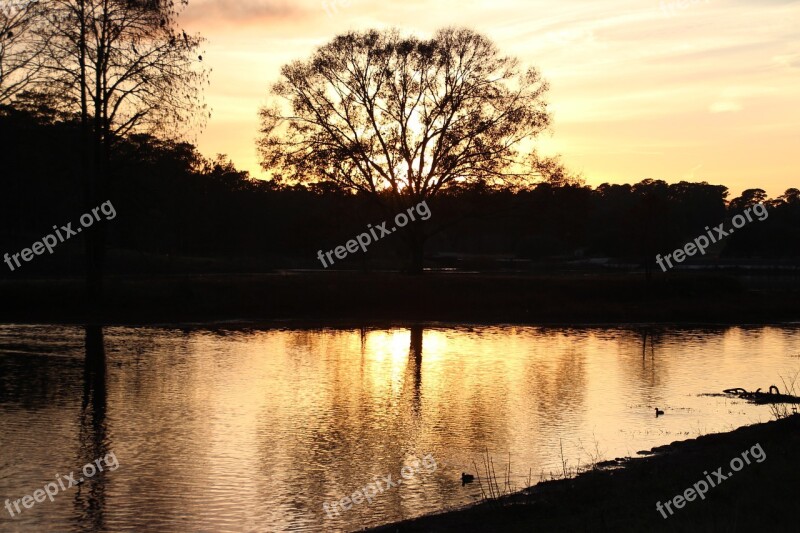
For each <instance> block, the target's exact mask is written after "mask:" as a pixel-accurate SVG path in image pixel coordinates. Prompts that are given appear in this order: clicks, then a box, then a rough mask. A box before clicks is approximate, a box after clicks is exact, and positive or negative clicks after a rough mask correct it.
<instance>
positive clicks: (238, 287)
mask: <svg viewBox="0 0 800 533" xmlns="http://www.w3.org/2000/svg"><path fill="white" fill-rule="evenodd" d="M770 281H771V282H773V283H774V285H775V286H773V287H770V288H759V289H753V288H746V287H745V286H744V285H743V283H742V282H741V281H740V280H738V279H737V278H734V277H729V276H719V275H691V276H681V275H670V276H658V277H656V278H654V279H653V280H652V281H651V282H649V283H648V282H646V281H645V280H644V279H643V278H642V277H641V276H635V275H629V274H581V275H576V274H560V275H554V274H458V275H455V276H453V275H447V274H425V275H423V276H418V277H415V276H406V275H402V274H397V273H385V272H375V273H366V274H364V273H352V272H330V273H328V272H325V273H290V274H287V273H277V274H237V275H232V274H221V275H185V276H177V277H175V276H162V277H155V278H141V277H122V276H110V277H109V278H108V280H107V283H106V292H105V297H104V300H103V302H102V303H101V306H100V307H98V308H94V309H93V308H91V307H90V306H89V305H88V303H87V301H86V299H85V296H84V294H83V281H82V279H81V278H70V279H47V278H38V279H37V278H30V279H20V280H8V279H4V280H0V299H2V300H3V301H4V304H5V305H4V306H3V307H2V309H0V322H7V323H65V324H68V323H74V324H97V325H177V324H194V325H200V326H204V325H209V324H210V325H216V324H220V323H222V324H240V325H245V326H247V325H253V324H256V325H257V324H279V325H282V324H286V323H289V324H297V323H299V324H312V325H313V324H325V325H329V324H331V323H334V324H338V323H348V324H364V323H369V324H373V323H389V324H397V323H412V324H420V323H423V324H426V323H427V324H433V323H442V324H477V325H496V324H508V325H519V324H525V325H540V326H543V327H569V326H583V327H590V326H598V327H602V326H609V325H626V324H635V325H647V324H665V323H666V324H676V325H678V324H681V325H692V324H695V325H700V326H702V325H709V326H712V327H714V326H725V325H733V324H737V325H738V324H752V325H765V324H775V323H794V322H800V282H798V281H796V280H795V278H788V279H781V280H778V281H775V280H770Z"/></svg>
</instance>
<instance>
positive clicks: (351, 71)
mask: <svg viewBox="0 0 800 533" xmlns="http://www.w3.org/2000/svg"><path fill="white" fill-rule="evenodd" d="M546 92H547V83H546V82H545V81H544V80H543V79H542V77H541V75H540V73H539V71H538V70H536V69H535V68H528V69H527V70H526V69H524V68H523V67H522V66H521V65H520V63H519V62H518V61H517V60H516V59H515V58H512V57H508V56H505V55H503V54H501V52H500V51H499V50H498V48H497V46H496V45H495V44H494V43H493V42H492V41H491V40H489V39H488V38H486V37H485V36H483V35H481V34H479V33H476V32H474V31H472V30H469V29H462V28H446V29H442V30H439V31H438V32H436V33H435V35H434V36H433V37H432V38H430V39H420V38H417V37H408V36H402V35H400V33H399V32H398V31H397V30H387V31H383V32H381V31H377V30H372V31H365V32H351V33H347V34H344V35H341V36H338V37H336V38H335V39H334V40H333V41H331V42H330V43H328V44H326V45H324V46H322V47H320V48H319V49H317V50H316V51H315V52H314V54H313V55H312V56H311V58H310V59H308V60H306V61H295V62H293V63H291V64H288V65H285V66H284V67H283V68H282V70H281V80H280V81H279V82H277V83H276V84H275V85H274V86H273V87H272V95H273V102H272V103H271V105H270V106H268V107H265V108H263V109H262V110H261V112H260V114H261V120H262V134H263V136H262V137H261V138H260V139H259V142H258V146H259V150H260V153H261V160H262V166H263V168H264V169H266V170H267V171H269V172H271V173H272V174H273V176H275V177H276V178H277V179H281V180H290V181H298V182H303V181H306V182H308V181H312V182H313V181H329V182H333V183H335V184H337V185H338V186H339V187H341V188H343V189H347V190H351V191H359V192H364V193H368V194H371V195H373V196H374V197H375V198H376V199H377V200H379V202H380V203H381V204H382V205H383V206H384V207H385V208H386V211H387V213H389V212H392V211H394V212H397V211H398V210H400V209H402V208H406V207H408V206H410V205H413V204H415V203H418V202H420V201H425V200H429V199H432V198H434V197H435V196H436V195H437V194H439V193H440V192H442V191H445V190H447V188H448V187H450V186H454V185H465V184H469V183H477V182H485V183H498V182H502V183H509V182H520V181H522V182H525V181H527V180H530V179H533V178H535V177H539V176H541V173H540V172H539V171H538V170H537V168H536V167H537V165H536V164H535V162H536V160H537V158H535V157H531V156H530V154H531V150H532V148H533V145H532V140H533V139H534V138H535V137H536V136H537V135H538V134H539V133H540V132H542V131H543V130H545V129H546V128H547V127H548V125H549V123H550V115H549V113H548V112H547V107H546V101H545V98H544V97H545V93H546ZM405 229H406V230H407V232H406V236H407V242H408V243H409V246H410V247H411V255H412V261H411V263H412V264H411V269H412V270H414V271H419V270H421V267H422V249H423V245H424V241H425V239H426V234H425V233H424V231H425V230H424V228H422V227H421V226H420V225H419V224H412V225H409V226H407V227H406V228H405Z"/></svg>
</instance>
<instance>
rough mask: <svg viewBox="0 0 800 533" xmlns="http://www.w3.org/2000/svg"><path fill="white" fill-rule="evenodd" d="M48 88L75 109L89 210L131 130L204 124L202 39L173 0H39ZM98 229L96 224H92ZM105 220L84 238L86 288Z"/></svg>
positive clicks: (94, 287) (96, 269)
mask: <svg viewBox="0 0 800 533" xmlns="http://www.w3.org/2000/svg"><path fill="white" fill-rule="evenodd" d="M44 3H45V4H46V6H47V10H46V13H47V24H46V25H45V27H44V28H43V30H42V33H43V34H44V36H45V37H46V41H47V43H48V47H47V54H46V55H47V62H46V64H45V71H46V72H47V75H48V86H47V88H48V90H49V91H50V92H51V93H53V94H55V95H56V96H57V99H58V101H59V102H60V105H61V106H62V107H63V108H64V109H65V110H68V111H72V112H74V113H77V114H79V116H80V120H81V125H82V131H83V137H84V139H83V140H84V142H83V147H84V151H83V154H82V159H83V167H84V169H83V172H84V175H85V195H84V196H85V201H86V207H87V209H90V208H92V207H95V206H97V205H98V204H100V203H102V202H103V201H105V200H107V197H106V196H107V192H106V191H107V184H108V180H109V168H108V162H109V155H110V151H111V150H112V149H113V147H114V145H115V142H116V141H117V140H118V139H120V138H122V137H124V136H125V135H128V134H131V133H142V132H146V133H153V134H156V135H158V136H160V137H165V136H171V135H172V136H179V135H180V134H181V133H185V132H186V131H187V130H192V129H197V128H199V127H201V126H202V123H203V122H204V120H205V118H206V116H207V115H206V107H205V105H204V104H203V101H202V87H203V86H204V85H205V84H206V82H207V79H208V75H207V74H208V72H207V71H206V70H205V69H204V68H202V66H201V62H202V59H203V58H202V54H201V53H200V52H199V47H200V45H201V44H202V42H203V39H202V38H201V37H199V36H196V35H194V36H193V35H188V34H187V33H186V32H185V31H183V30H181V29H180V28H179V27H178V15H179V12H180V8H181V7H183V6H185V5H186V3H187V1H186V0H181V1H180V2H179V3H178V5H176V3H175V2H174V1H172V0H44ZM95 228H97V229H95ZM104 235H105V227H104V225H102V224H98V225H97V226H92V228H91V229H90V234H89V235H88V236H87V238H86V254H87V281H88V286H89V292H90V294H91V295H92V296H95V297H96V296H98V295H99V292H100V290H101V287H102V265H103V260H104V255H105V237H104Z"/></svg>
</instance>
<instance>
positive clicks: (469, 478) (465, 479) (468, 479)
mask: <svg viewBox="0 0 800 533" xmlns="http://www.w3.org/2000/svg"><path fill="white" fill-rule="evenodd" d="M473 481H475V476H473V475H472V474H467V473H466V472H461V486H462V487H463V486H464V485H466V484H467V483H472V482H473Z"/></svg>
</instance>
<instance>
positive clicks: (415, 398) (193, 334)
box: [0, 326, 800, 532]
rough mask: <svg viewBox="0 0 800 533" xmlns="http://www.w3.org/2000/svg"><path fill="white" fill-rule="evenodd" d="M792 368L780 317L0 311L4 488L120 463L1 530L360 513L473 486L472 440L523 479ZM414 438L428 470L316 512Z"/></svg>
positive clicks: (328, 521)
mask: <svg viewBox="0 0 800 533" xmlns="http://www.w3.org/2000/svg"><path fill="white" fill-rule="evenodd" d="M87 345H88V349H87ZM87 351H88V353H89V355H88V357H87V356H86V354H87ZM799 369H800V329H798V328H795V327H758V328H738V327H737V328H726V329H681V328H671V327H659V328H654V329H652V330H651V332H650V334H649V335H648V337H647V338H646V341H645V340H644V337H643V330H642V329H635V328H629V329H626V328H586V329H552V328H535V327H513V326H504V327H431V328H428V327H426V328H424V329H423V328H412V329H410V330H409V329H403V328H398V329H361V330H359V329H354V330H336V329H315V330H304V329H292V330H267V331H258V330H236V331H227V330H226V331H205V330H193V331H183V330H177V329H159V328H123V327H116V328H106V329H105V330H104V331H103V337H102V338H101V337H100V336H99V335H98V334H97V332H90V334H89V336H88V341H87V333H86V332H85V331H84V329H83V328H78V327H58V326H0V499H1V500H2V501H0V504H1V503H3V502H4V501H5V500H6V499H7V498H8V499H10V500H12V501H13V500H16V499H19V498H22V497H23V496H25V495H28V494H32V493H33V492H34V491H35V490H36V489H39V488H42V487H43V486H44V485H45V484H46V483H49V482H51V481H53V480H54V479H55V478H56V475H57V474H61V475H64V474H67V473H69V472H71V471H73V472H76V474H80V471H79V470H80V468H81V467H82V466H83V465H84V464H85V463H87V462H93V461H94V460H95V459H97V458H102V457H104V456H105V455H106V454H108V453H109V452H113V453H114V455H115V456H116V458H117V460H118V462H119V467H118V468H117V469H116V470H115V471H113V472H111V471H108V469H107V470H106V472H104V473H101V474H98V475H96V476H95V477H93V478H91V479H89V480H88V481H86V482H85V483H83V484H82V485H80V486H79V487H72V488H70V489H68V490H66V491H63V492H62V493H61V494H58V495H56V496H55V501H53V502H50V501H48V500H46V501H44V502H42V503H36V504H35V505H34V507H33V508H32V509H24V508H23V512H22V513H21V515H20V516H17V517H16V518H15V519H13V520H12V519H11V517H10V516H9V513H8V512H7V511H6V510H5V509H4V508H0V530H2V531H61V532H63V531H145V530H150V531H209V532H210V531H214V532H217V531H231V532H241V531H320V530H326V531H327V530H330V531H335V530H356V529H360V528H362V527H364V526H370V525H378V524H381V523H385V522H389V521H393V520H398V519H402V518H407V517H412V516H416V515H420V514H424V513H428V512H432V511H437V510H442V509H445V508H448V507H454V506H460V505H463V504H467V503H470V502H472V501H474V500H476V499H477V498H478V497H479V494H480V491H479V488H478V486H477V484H473V485H467V486H466V487H462V486H461V483H460V473H461V472H462V471H467V472H472V473H475V467H474V466H473V462H476V463H478V464H479V465H480V461H481V455H482V453H483V452H484V451H485V450H488V452H489V454H490V455H491V457H492V458H493V461H494V465H495V470H496V472H497V474H498V477H499V478H501V482H502V479H503V478H504V477H505V475H504V474H503V472H505V470H506V466H507V464H508V459H509V455H510V458H511V478H512V479H511V481H512V483H514V484H516V485H517V486H518V487H519V488H521V487H522V486H523V485H524V484H525V481H526V480H527V478H528V476H529V475H531V473H532V478H533V481H537V480H538V479H539V477H540V475H541V473H542V472H545V473H549V472H551V471H552V472H554V473H555V472H560V470H561V468H562V467H561V452H560V447H561V446H563V451H564V458H565V459H566V460H568V461H569V465H568V466H569V467H573V466H575V465H576V464H578V463H586V462H587V461H589V460H590V458H591V457H592V456H594V455H596V453H597V452H598V451H599V453H600V455H601V458H606V459H607V458H614V457H618V456H622V455H632V454H635V453H636V452H637V451H638V450H642V449H647V448H650V447H652V446H656V445H660V444H665V443H669V442H672V441H675V440H682V439H686V438H690V437H695V436H697V435H698V434H705V433H712V432H719V431H726V430H729V429H731V428H734V427H738V426H741V425H745V424H750V423H754V422H758V421H766V420H769V419H770V415H769V409H768V407H766V406H754V405H748V404H745V403H741V402H739V401H733V400H729V399H726V398H723V397H713V396H701V395H700V394H701V393H713V392H719V391H721V390H722V389H724V388H727V387H735V386H736V387H745V388H747V389H755V388H757V387H761V388H763V389H766V388H768V387H769V385H770V384H772V383H777V384H780V376H787V375H789V374H793V373H794V372H797V371H798V370H799ZM655 407H660V408H662V409H664V410H665V411H666V415H665V416H664V417H660V418H658V419H656V418H655V417H654V409H655ZM427 454H431V457H432V458H433V459H434V460H435V461H436V465H437V467H436V468H435V471H430V470H433V469H432V468H430V469H425V468H419V469H418V470H419V471H418V472H416V473H413V472H411V473H409V471H408V470H407V471H406V472H405V473H406V474H407V475H408V476H409V477H408V479H407V480H405V481H404V482H403V483H402V484H401V485H399V486H397V487H395V488H391V489H386V490H385V491H384V492H383V493H382V494H379V495H378V496H377V497H376V498H375V499H374V500H373V502H372V503H371V504H368V503H367V502H364V503H361V504H360V505H356V506H354V507H353V508H351V509H350V510H349V511H346V512H344V511H340V512H341V514H340V515H339V516H336V515H335V514H333V513H331V514H333V518H329V517H328V516H327V515H326V513H325V512H324V511H323V503H325V502H332V501H334V500H338V499H341V498H343V497H344V496H346V495H350V494H352V493H353V492H354V491H356V490H357V489H359V488H361V487H363V486H365V485H366V484H368V483H371V482H373V481H374V479H375V477H376V476H379V477H380V478H382V479H383V478H385V477H386V476H388V475H390V474H391V475H392V480H393V481H396V480H398V479H402V478H401V477H400V472H401V468H402V467H403V466H413V465H414V464H415V463H414V458H415V457H418V458H419V457H423V456H425V455H427ZM428 464H430V462H429V463H428ZM77 477H78V475H76V476H75V478H77ZM384 486H385V483H384Z"/></svg>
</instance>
